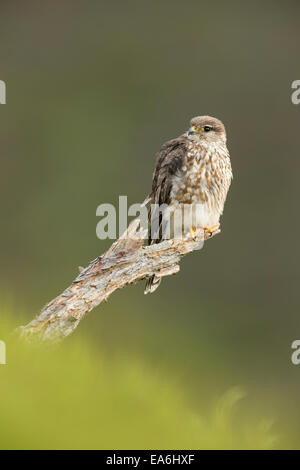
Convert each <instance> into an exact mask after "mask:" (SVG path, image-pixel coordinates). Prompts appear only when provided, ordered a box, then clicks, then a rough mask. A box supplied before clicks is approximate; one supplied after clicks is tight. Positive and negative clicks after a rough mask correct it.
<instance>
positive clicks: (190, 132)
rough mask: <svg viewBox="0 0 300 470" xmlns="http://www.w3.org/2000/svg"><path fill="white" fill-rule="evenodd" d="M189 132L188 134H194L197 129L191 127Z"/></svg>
mask: <svg viewBox="0 0 300 470" xmlns="http://www.w3.org/2000/svg"><path fill="white" fill-rule="evenodd" d="M187 134H188V136H190V135H194V134H196V131H195V129H194V128H193V127H190V128H189V130H188V133H187Z"/></svg>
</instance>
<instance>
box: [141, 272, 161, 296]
mask: <svg viewBox="0 0 300 470" xmlns="http://www.w3.org/2000/svg"><path fill="white" fill-rule="evenodd" d="M160 282H161V278H160V277H156V276H155V275H154V276H151V277H149V279H148V280H147V282H146V285H145V290H144V294H152V293H153V292H154V291H155V290H156V289H157V288H158V286H159V284H160Z"/></svg>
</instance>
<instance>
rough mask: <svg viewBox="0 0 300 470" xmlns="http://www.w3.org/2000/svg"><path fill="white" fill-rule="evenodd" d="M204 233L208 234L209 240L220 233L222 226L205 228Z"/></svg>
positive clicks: (216, 225)
mask: <svg viewBox="0 0 300 470" xmlns="http://www.w3.org/2000/svg"><path fill="white" fill-rule="evenodd" d="M204 231H205V232H206V233H207V234H208V238H211V237H213V236H214V235H215V234H216V233H218V232H219V231H220V224H219V223H217V224H215V225H212V226H211V227H204Z"/></svg>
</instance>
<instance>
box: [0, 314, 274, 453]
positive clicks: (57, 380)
mask: <svg viewBox="0 0 300 470" xmlns="http://www.w3.org/2000/svg"><path fill="white" fill-rule="evenodd" d="M1 310H2V311H1V315H0V317H1V323H0V338H1V339H3V340H5V342H6V346H7V364H6V365H0V384H1V401H0V416H1V419H0V447H1V449H81V448H84V449H94V448H95V449H212V448H217V449H220V448H226V449H229V448H254V449H264V448H272V447H274V445H277V443H278V441H277V439H276V438H275V437H274V434H276V430H275V431H274V432H273V428H272V429H271V426H270V423H268V422H266V421H263V420H262V419H261V417H259V416H258V417H257V419H256V418H255V419H253V416H252V412H251V410H250V409H247V408H245V407H244V408H243V400H242V399H243V396H244V392H243V391H242V390H241V389H240V388H239V387H234V388H231V389H230V390H228V391H227V393H225V394H224V395H223V396H222V397H220V398H219V400H218V402H217V403H216V404H215V407H214V409H211V410H209V411H208V412H207V405H206V404H205V403H203V404H202V405H201V406H202V407H203V411H204V414H205V416H206V417H205V418H204V417H202V416H201V415H199V413H197V412H195V411H193V409H191V408H190V407H189V406H188V404H187V400H186V397H185V395H184V393H183V390H181V389H180V386H179V385H178V384H177V385H176V386H175V384H174V383H172V382H171V380H170V379H168V380H166V378H165V377H164V376H160V375H159V374H158V373H157V372H155V371H153V370H151V369H150V368H149V367H145V366H144V364H143V363H142V362H139V361H137V360H136V359H132V358H128V357H127V358H125V357H117V356H115V357H114V359H107V358H105V356H104V355H101V352H100V351H99V349H96V348H95V347H93V346H92V345H91V344H88V343H87V342H82V341H79V340H78V339H77V338H76V339H74V338H71V339H68V340H66V341H65V342H64V343H63V344H60V345H57V346H55V347H54V346H51V347H41V346H38V345H31V346H29V345H25V344H22V343H21V342H20V341H19V340H18V339H17V338H16V337H14V336H11V335H10V332H11V330H12V323H11V321H10V314H9V312H7V311H5V312H4V311H3V309H1ZM3 318H6V320H5V321H4V320H3ZM237 415H238V419H237ZM249 422H251V423H252V424H251V425H249ZM253 423H254V424H253Z"/></svg>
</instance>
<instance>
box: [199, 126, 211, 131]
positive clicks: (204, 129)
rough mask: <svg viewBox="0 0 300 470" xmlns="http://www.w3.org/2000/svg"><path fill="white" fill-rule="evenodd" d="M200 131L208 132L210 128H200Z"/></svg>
mask: <svg viewBox="0 0 300 470" xmlns="http://www.w3.org/2000/svg"><path fill="white" fill-rule="evenodd" d="M201 130H202V131H204V132H209V131H211V127H210V126H204V127H202V129H201Z"/></svg>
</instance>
